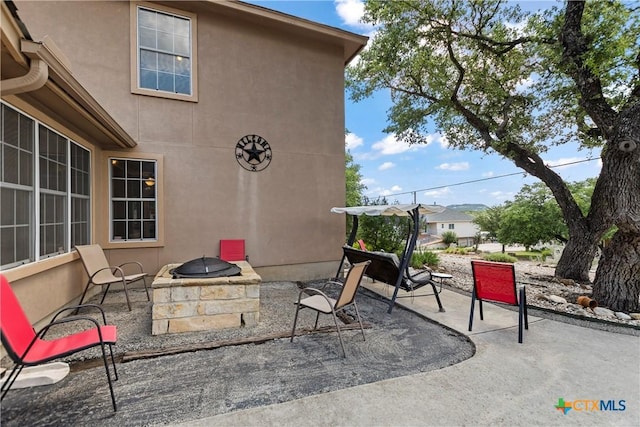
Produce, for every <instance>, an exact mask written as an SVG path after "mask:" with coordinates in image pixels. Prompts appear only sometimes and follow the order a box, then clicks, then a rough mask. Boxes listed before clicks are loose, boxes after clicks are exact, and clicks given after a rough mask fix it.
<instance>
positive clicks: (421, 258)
mask: <svg viewBox="0 0 640 427" xmlns="http://www.w3.org/2000/svg"><path fill="white" fill-rule="evenodd" d="M439 263H440V259H439V258H438V255H437V254H436V253H434V252H430V251H416V252H414V253H413V255H412V256H411V267H413V268H422V267H424V266H425V265H427V266H429V267H437V266H438V264H439Z"/></svg>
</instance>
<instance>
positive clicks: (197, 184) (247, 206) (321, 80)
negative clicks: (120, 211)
mask: <svg viewBox="0 0 640 427" xmlns="http://www.w3.org/2000/svg"><path fill="white" fill-rule="evenodd" d="M16 4H17V6H18V9H19V11H18V12H19V14H20V16H21V18H22V20H23V21H24V22H25V23H27V25H28V28H29V31H30V33H31V35H32V36H33V38H34V39H35V40H38V39H39V38H41V37H44V35H49V36H50V37H51V38H52V39H53V40H55V41H56V43H57V44H58V45H59V46H60V47H61V49H62V50H63V51H64V52H65V54H66V55H67V57H68V58H69V61H70V63H71V66H72V71H73V73H74V75H75V77H76V78H77V79H78V80H79V81H80V82H81V83H82V84H83V86H84V87H86V89H87V90H88V91H89V92H90V93H91V94H92V95H93V96H94V97H95V98H96V100H98V101H99V102H100V104H101V105H102V106H103V107H104V108H105V109H106V110H107V111H108V112H109V114H111V115H112V116H113V117H114V118H115V119H116V120H117V121H118V123H119V124H120V125H121V126H122V127H123V128H124V129H125V130H126V131H127V132H128V133H129V134H130V135H132V136H133V137H134V139H135V140H136V142H137V143H138V145H137V147H136V148H134V149H133V150H129V151H126V152H123V153H126V155H131V156H135V153H152V154H154V155H157V156H161V157H162V158H163V170H162V177H161V179H162V187H163V194H164V199H163V221H164V245H163V246H161V247H147V248H145V247H142V248H136V249H126V250H124V249H111V250H109V252H110V255H109V256H110V259H111V260H113V261H114V262H116V263H117V262H120V261H125V260H129V259H131V258H134V257H135V258H137V259H140V260H141V261H143V262H144V263H145V266H147V269H148V270H149V271H150V272H155V271H157V270H158V269H159V268H160V267H161V266H162V265H164V264H167V263H173V262H181V261H186V260H188V259H190V258H193V257H197V256H201V255H203V254H204V255H207V256H215V255H217V254H218V242H219V240H220V239H223V238H243V239H246V241H247V253H248V255H249V256H250V262H251V264H252V265H253V266H254V267H257V271H258V272H259V273H260V267H264V271H265V272H267V271H268V272H275V273H273V277H271V278H293V277H285V276H287V270H286V269H278V268H276V267H278V266H283V265H284V266H296V265H298V266H304V265H309V266H313V265H315V266H316V268H315V269H314V274H315V275H318V276H322V275H324V276H326V275H327V273H331V274H332V273H333V266H334V264H335V261H337V260H338V259H339V257H340V255H341V252H340V247H341V245H342V243H343V240H344V218H343V217H342V216H340V215H333V214H331V213H330V212H329V209H330V208H331V207H332V206H340V205H343V204H344V166H345V165H344V163H345V161H344V85H343V81H344V73H343V70H344V52H343V49H342V47H340V46H339V45H338V44H333V43H326V42H321V41H318V40H317V39H315V38H311V37H307V36H306V35H304V34H303V33H299V34H294V33H291V32H289V31H281V30H278V29H273V28H267V27H264V26H261V25H260V24H259V23H256V22H251V23H249V22H247V21H245V20H243V19H237V18H231V17H229V16H222V15H218V14H216V13H213V12H212V11H211V8H201V9H199V6H197V5H195V6H194V4H193V2H190V3H189V4H188V5H186V6H188V7H190V8H191V9H190V12H192V13H196V15H197V23H198V26H197V28H198V34H197V48H198V52H197V55H198V69H197V74H198V86H199V90H198V102H187V101H176V100H171V99H163V98H156V97H149V96H141V95H135V94H132V93H131V85H130V76H131V69H130V67H131V65H130V54H129V52H130V48H131V45H130V25H129V19H130V8H129V3H128V2H25V1H16ZM172 6H173V7H174V8H175V7H180V3H179V2H176V3H173V4H172ZM247 134H257V135H260V136H262V137H263V138H265V139H266V140H267V141H268V142H269V144H270V145H271V148H272V150H273V160H272V162H271V164H270V166H269V167H268V168H267V169H265V170H264V171H261V172H257V173H256V172H249V171H246V170H244V169H242V168H241V167H240V165H238V163H237V162H236V160H235V154H234V149H235V145H236V143H237V142H238V140H239V139H240V138H241V137H242V136H244V135H247ZM96 161H97V162H101V165H103V166H102V172H101V173H100V174H99V176H96V182H95V186H94V188H95V190H94V191H95V193H94V196H95V197H94V201H95V215H94V227H95V233H94V235H95V236H96V242H97V243H100V244H102V245H103V246H105V247H109V246H110V245H109V242H108V241H107V233H106V230H107V227H108V208H109V205H108V195H107V192H106V189H107V188H108V187H107V185H106V183H107V179H108V176H107V175H106V164H107V153H102V152H97V153H96ZM100 169H101V168H100V167H98V168H96V170H97V171H98V170H100ZM111 247H113V245H111ZM116 248H117V246H116ZM332 262H333V263H332ZM318 265H320V266H322V267H321V268H319V267H318ZM290 271H300V269H299V268H298V269H296V268H294V267H292V269H291V270H290ZM278 275H280V276H281V277H276V276H278Z"/></svg>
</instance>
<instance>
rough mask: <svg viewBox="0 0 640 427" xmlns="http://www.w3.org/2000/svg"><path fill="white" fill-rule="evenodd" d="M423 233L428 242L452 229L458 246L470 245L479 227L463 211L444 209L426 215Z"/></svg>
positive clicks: (439, 237)
mask: <svg viewBox="0 0 640 427" xmlns="http://www.w3.org/2000/svg"><path fill="white" fill-rule="evenodd" d="M425 223H426V226H425V230H424V232H425V234H427V237H428V240H429V241H430V242H434V241H438V240H441V238H442V234H443V233H445V232H447V231H453V232H454V233H456V236H458V245H459V246H471V245H473V244H474V238H475V236H476V234H477V233H478V232H479V231H480V227H478V225H476V224H474V223H473V217H472V216H471V215H468V214H466V213H464V212H460V211H457V210H453V209H445V210H444V211H443V212H441V213H437V214H432V215H426V217H425Z"/></svg>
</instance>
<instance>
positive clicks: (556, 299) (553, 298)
mask: <svg viewBox="0 0 640 427" xmlns="http://www.w3.org/2000/svg"><path fill="white" fill-rule="evenodd" d="M547 299H548V300H549V301H551V302H555V303H556V304H566V303H567V300H566V299H564V298H562V297H559V296H558V295H549V296H548V297H547Z"/></svg>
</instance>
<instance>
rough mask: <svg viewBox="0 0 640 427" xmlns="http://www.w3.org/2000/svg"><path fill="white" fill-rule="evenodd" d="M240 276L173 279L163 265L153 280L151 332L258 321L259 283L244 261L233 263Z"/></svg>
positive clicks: (210, 327)
mask: <svg viewBox="0 0 640 427" xmlns="http://www.w3.org/2000/svg"><path fill="white" fill-rule="evenodd" d="M234 264H237V265H238V266H239V267H240V268H241V269H242V272H241V275H240V276H232V277H216V278H198V279H173V278H172V277H171V274H170V273H169V271H170V270H172V269H174V268H176V267H178V266H180V264H168V265H165V266H164V267H162V269H160V271H159V272H158V274H157V275H156V277H155V278H154V280H153V284H152V288H153V308H152V312H151V322H152V324H151V334H152V335H161V334H170V333H178V332H190V331H208V330H211V329H225V328H239V327H242V326H255V325H257V324H258V321H259V320H260V283H261V282H262V279H261V277H260V276H259V275H258V274H256V272H255V271H254V270H253V268H252V267H251V265H249V263H248V262H246V261H237V262H234Z"/></svg>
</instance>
